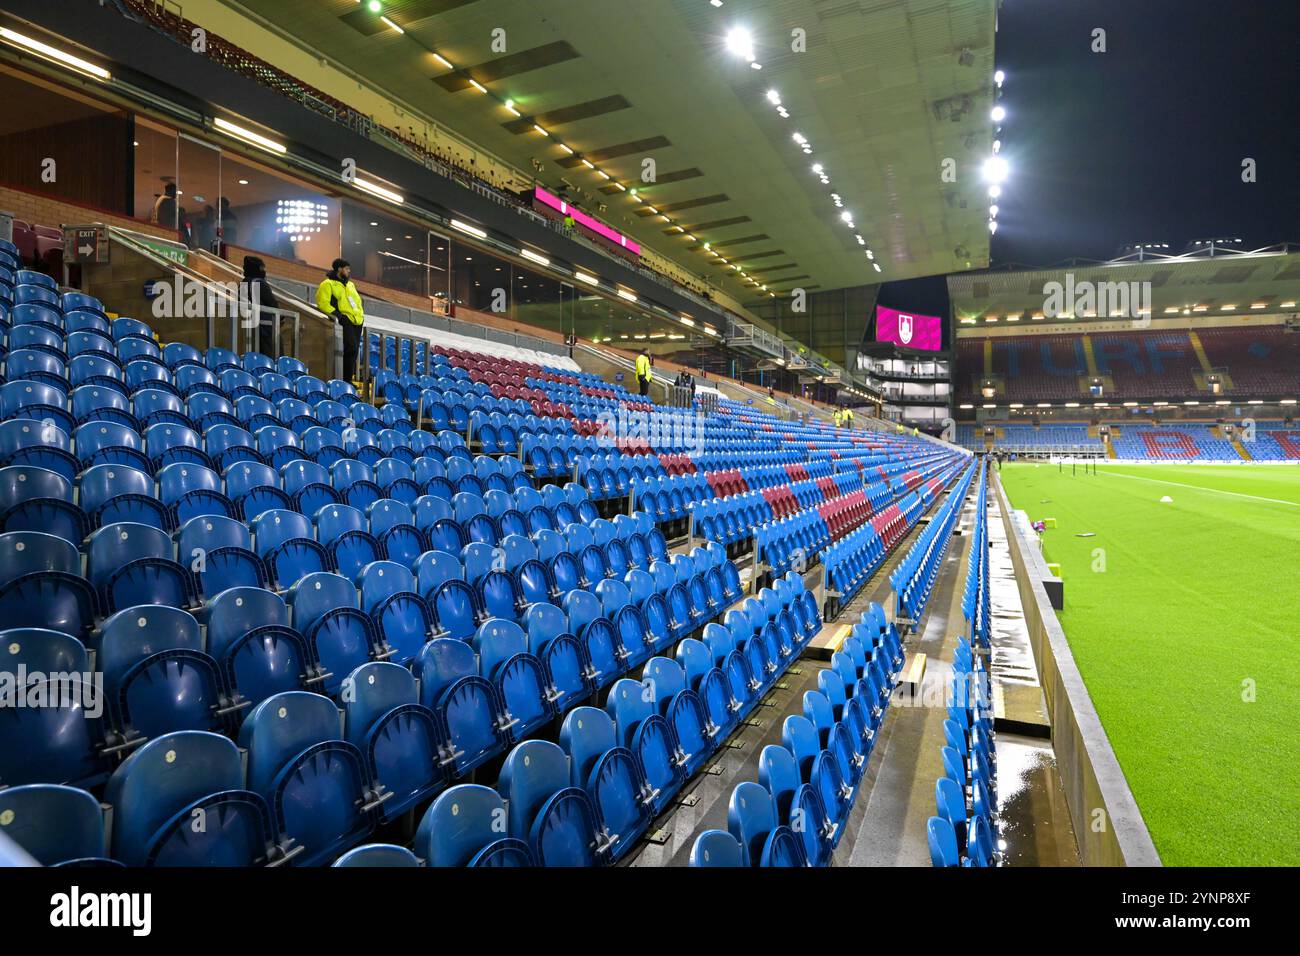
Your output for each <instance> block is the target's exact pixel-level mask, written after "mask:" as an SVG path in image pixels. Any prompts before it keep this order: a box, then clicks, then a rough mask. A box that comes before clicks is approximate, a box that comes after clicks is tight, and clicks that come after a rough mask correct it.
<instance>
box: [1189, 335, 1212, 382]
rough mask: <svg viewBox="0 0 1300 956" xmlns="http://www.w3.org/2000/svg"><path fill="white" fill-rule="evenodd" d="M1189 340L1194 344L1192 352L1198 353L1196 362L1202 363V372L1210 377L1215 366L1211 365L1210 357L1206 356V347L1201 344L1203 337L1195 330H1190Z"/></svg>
mask: <svg viewBox="0 0 1300 956" xmlns="http://www.w3.org/2000/svg"><path fill="white" fill-rule="evenodd" d="M1187 338H1188V340H1189V341H1190V342H1191V343H1192V351H1193V352H1195V353H1196V361H1197V362H1199V363H1200V366H1201V371H1202V372H1205V373H1206V374H1207V375H1208V374H1209V373H1210V372H1212V371H1213V370H1214V366H1213V365H1211V364H1210V357H1209V356H1208V355H1206V354H1205V346H1204V345H1202V344H1201V337H1200V336H1199V335H1197V334H1196V330H1195V329H1188V330H1187Z"/></svg>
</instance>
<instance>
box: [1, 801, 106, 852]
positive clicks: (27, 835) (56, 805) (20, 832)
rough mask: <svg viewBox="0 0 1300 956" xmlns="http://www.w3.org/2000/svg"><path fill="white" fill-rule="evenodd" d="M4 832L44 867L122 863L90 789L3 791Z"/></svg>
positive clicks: (2, 818) (2, 826)
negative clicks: (111, 846) (110, 849)
mask: <svg viewBox="0 0 1300 956" xmlns="http://www.w3.org/2000/svg"><path fill="white" fill-rule="evenodd" d="M0 833H3V834H4V835H5V836H7V837H9V838H10V839H12V840H13V841H14V842H15V843H17V844H18V845H19V846H20V847H22V848H23V849H24V850H26V851H27V852H28V853H29V854H31V855H32V857H34V858H35V859H36V861H37V862H38V863H40V864H41V865H43V866H76V867H89V866H120V865H121V864H119V863H116V862H114V861H113V860H111V859H109V857H108V846H107V843H106V839H105V833H104V811H103V809H102V808H101V807H100V805H99V801H98V800H96V799H95V798H94V797H92V796H91V795H90V794H89V793H87V792H86V791H85V790H79V789H77V788H76V787H65V786H61V785H58V784H40V783H38V784H28V785H26V786H20V787H8V788H6V789H4V790H0Z"/></svg>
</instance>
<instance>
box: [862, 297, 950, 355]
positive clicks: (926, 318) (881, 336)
mask: <svg viewBox="0 0 1300 956" xmlns="http://www.w3.org/2000/svg"><path fill="white" fill-rule="evenodd" d="M876 341H877V342H893V343H894V344H895V345H901V346H903V348H907V349H924V350H925V351H928V352H940V351H942V350H943V319H941V318H939V317H938V316H934V315H917V314H916V313H914V312H899V311H898V310H897V309H890V308H887V307H886V306H883V305H878V306H876Z"/></svg>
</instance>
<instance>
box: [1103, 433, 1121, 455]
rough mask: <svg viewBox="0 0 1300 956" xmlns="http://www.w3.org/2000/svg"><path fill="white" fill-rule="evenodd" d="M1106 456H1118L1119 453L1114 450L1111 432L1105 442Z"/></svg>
mask: <svg viewBox="0 0 1300 956" xmlns="http://www.w3.org/2000/svg"><path fill="white" fill-rule="evenodd" d="M1106 457H1107V458H1118V457H1119V455H1118V454H1117V453H1116V451H1115V435H1113V434H1112V435H1111V436H1110V441H1108V442H1106Z"/></svg>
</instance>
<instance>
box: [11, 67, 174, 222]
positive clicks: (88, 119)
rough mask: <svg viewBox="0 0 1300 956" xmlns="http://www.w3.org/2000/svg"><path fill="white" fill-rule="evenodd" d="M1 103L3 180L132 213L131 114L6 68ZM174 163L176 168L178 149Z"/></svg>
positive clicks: (109, 210)
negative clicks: (2, 107)
mask: <svg viewBox="0 0 1300 956" xmlns="http://www.w3.org/2000/svg"><path fill="white" fill-rule="evenodd" d="M0 102H3V103H4V109H3V110H0V182H4V183H5V184H6V185H10V186H14V187H16V188H19V189H25V190H28V191H30V192H35V193H41V194H43V195H46V196H54V197H56V198H59V199H65V200H67V201H69V202H74V203H79V204H81V205H85V206H93V207H94V208H96V209H102V210H104V211H105V212H111V213H115V214H116V215H119V216H129V215H131V214H132V209H131V172H130V171H131V149H132V147H131V142H132V139H131V121H130V117H129V116H128V114H127V113H125V112H124V111H122V110H116V109H111V108H109V107H106V106H104V105H101V104H98V103H96V102H94V101H93V100H90V99H88V98H86V97H83V96H81V95H79V94H77V93H74V92H72V91H70V90H66V89H64V88H63V87H60V86H58V85H56V84H53V83H49V82H47V81H45V80H41V79H39V78H37V77H34V76H29V75H27V74H24V73H20V72H18V71H16V70H12V69H9V68H7V67H6V68H2V69H0ZM92 143H93V144H94V146H93V149H92V147H91V146H90V145H89V144H92ZM172 159H173V163H172V165H173V169H174V166H175V152H174V150H173V154H172ZM34 225H41V226H58V225H60V224H59V223H57V222H55V223H35V224H34Z"/></svg>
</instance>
